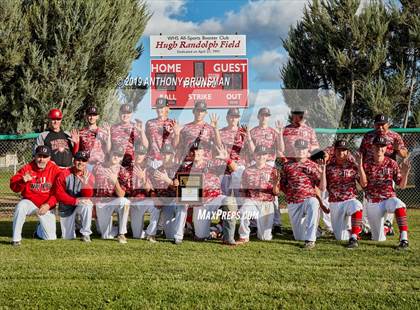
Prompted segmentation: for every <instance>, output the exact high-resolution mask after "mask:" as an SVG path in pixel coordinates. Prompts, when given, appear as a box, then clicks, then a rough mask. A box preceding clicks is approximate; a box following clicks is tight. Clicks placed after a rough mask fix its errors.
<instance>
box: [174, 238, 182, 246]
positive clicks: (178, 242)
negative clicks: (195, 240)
mask: <svg viewBox="0 0 420 310" xmlns="http://www.w3.org/2000/svg"><path fill="white" fill-rule="evenodd" d="M174 244H176V245H180V244H182V239H175V240H174Z"/></svg>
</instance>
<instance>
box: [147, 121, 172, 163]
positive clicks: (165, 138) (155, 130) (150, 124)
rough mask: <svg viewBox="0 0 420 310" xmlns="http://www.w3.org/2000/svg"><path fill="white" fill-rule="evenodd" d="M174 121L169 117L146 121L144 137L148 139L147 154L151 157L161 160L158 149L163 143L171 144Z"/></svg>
mask: <svg viewBox="0 0 420 310" xmlns="http://www.w3.org/2000/svg"><path fill="white" fill-rule="evenodd" d="M174 124H175V121H174V120H171V119H166V120H159V119H158V118H155V119H151V120H148V121H147V123H146V137H147V139H148V140H149V151H148V153H147V156H148V157H149V158H152V159H157V160H161V159H162V156H161V154H160V150H161V149H162V145H164V144H165V143H170V144H173V141H174V138H175V133H174Z"/></svg>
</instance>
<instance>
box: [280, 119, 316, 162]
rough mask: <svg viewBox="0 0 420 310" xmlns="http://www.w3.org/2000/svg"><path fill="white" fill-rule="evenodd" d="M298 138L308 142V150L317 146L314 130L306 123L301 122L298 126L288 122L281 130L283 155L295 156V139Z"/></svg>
mask: <svg viewBox="0 0 420 310" xmlns="http://www.w3.org/2000/svg"><path fill="white" fill-rule="evenodd" d="M298 139H303V140H306V141H308V142H309V151H313V150H315V149H318V148H319V143H318V139H317V138H316V134H315V130H313V129H312V128H311V127H309V126H308V125H306V124H302V125H300V126H299V127H298V126H296V125H294V124H289V125H287V126H286V127H284V130H283V142H284V156H286V157H294V156H295V155H294V154H295V152H294V149H295V141H296V140H298Z"/></svg>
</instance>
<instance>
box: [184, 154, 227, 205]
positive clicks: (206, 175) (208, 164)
mask: <svg viewBox="0 0 420 310" xmlns="http://www.w3.org/2000/svg"><path fill="white" fill-rule="evenodd" d="M225 167H226V164H225ZM222 169H224V168H223V167H221V166H218V165H217V162H216V161H213V160H211V161H203V162H202V163H201V164H197V163H194V162H192V163H186V164H183V165H182V166H181V167H180V169H179V170H178V172H179V173H200V174H202V175H203V202H204V203H206V202H208V201H210V200H212V199H213V198H216V197H218V196H219V195H221V194H222V190H221V185H220V178H219V175H220V171H221V170H222ZM222 171H223V170H222ZM222 173H223V172H222Z"/></svg>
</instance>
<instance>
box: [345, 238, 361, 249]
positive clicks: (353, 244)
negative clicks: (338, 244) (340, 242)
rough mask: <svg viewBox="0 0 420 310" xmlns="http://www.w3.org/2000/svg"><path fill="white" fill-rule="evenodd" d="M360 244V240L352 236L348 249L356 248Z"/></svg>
mask: <svg viewBox="0 0 420 310" xmlns="http://www.w3.org/2000/svg"><path fill="white" fill-rule="evenodd" d="M358 246H359V242H358V241H357V239H355V238H350V240H349V244H348V245H347V248H348V249H354V248H357V247H358Z"/></svg>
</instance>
